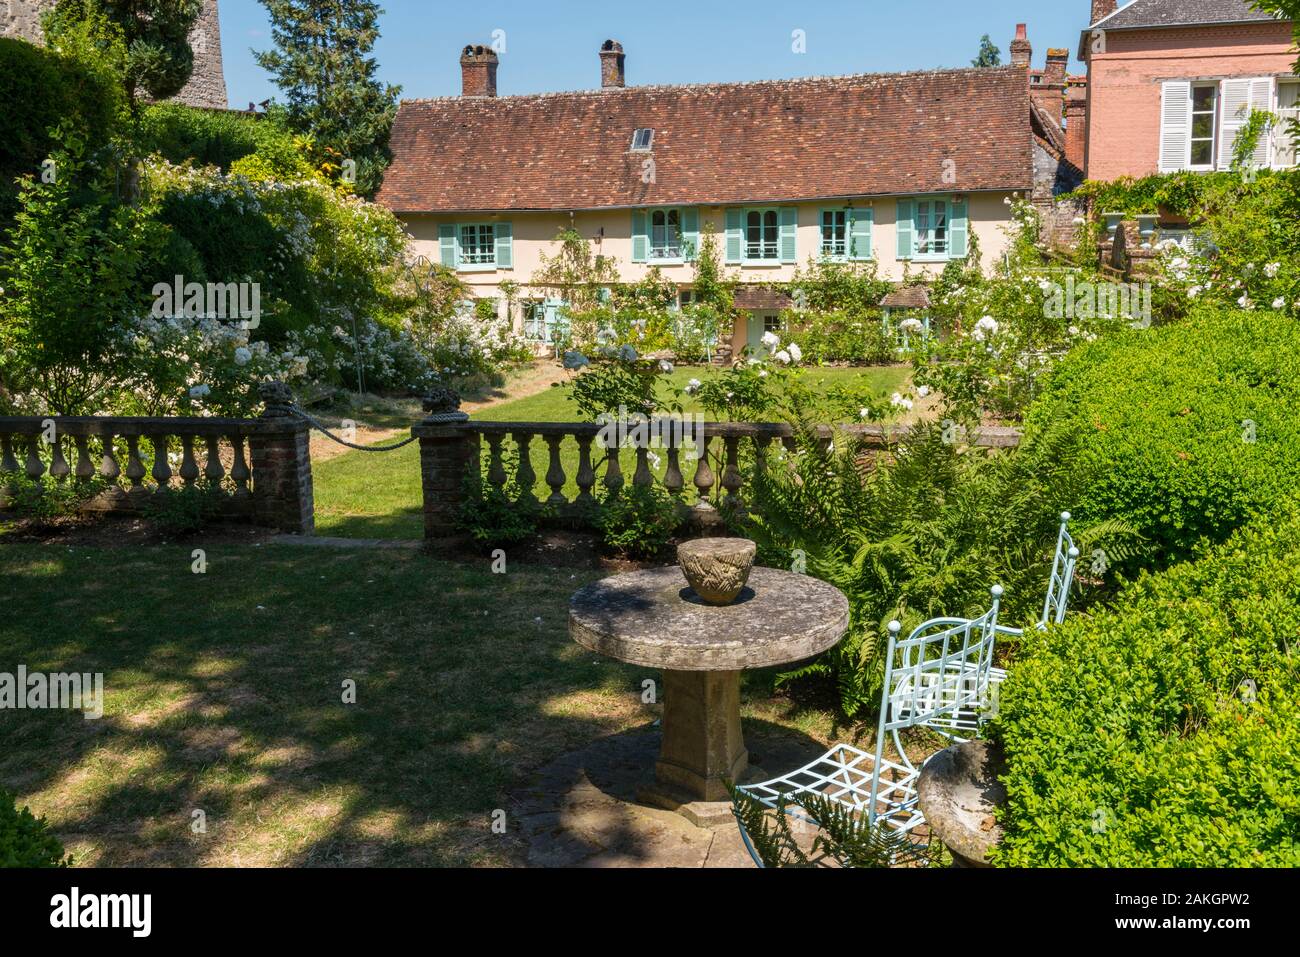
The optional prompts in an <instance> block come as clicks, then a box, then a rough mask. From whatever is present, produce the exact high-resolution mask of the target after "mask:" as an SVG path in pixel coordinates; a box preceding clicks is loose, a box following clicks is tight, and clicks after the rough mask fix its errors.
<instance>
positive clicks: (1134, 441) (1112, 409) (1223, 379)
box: [1027, 310, 1300, 570]
mask: <svg viewBox="0 0 1300 957" xmlns="http://www.w3.org/2000/svg"><path fill="white" fill-rule="evenodd" d="M1298 413H1300V325H1297V323H1296V322H1295V321H1294V320H1292V319H1289V318H1287V317H1285V316H1282V315H1279V314H1276V313H1266V312H1244V311H1240V310H1233V311H1214V310H1202V311H1200V312H1198V313H1196V314H1194V315H1193V316H1192V317H1191V318H1189V319H1188V320H1187V321H1185V322H1183V323H1179V324H1178V325H1173V326H1167V327H1163V328H1158V329H1149V330H1143V331H1129V332H1126V333H1124V334H1122V335H1119V336H1114V337H1110V338H1107V339H1102V340H1099V341H1097V342H1094V343H1092V344H1091V345H1088V346H1085V347H1082V348H1080V349H1077V350H1075V352H1074V353H1072V354H1071V355H1070V356H1069V357H1068V358H1067V359H1066V360H1065V362H1064V363H1063V364H1062V366H1061V368H1060V369H1059V370H1058V371H1057V372H1056V373H1055V374H1054V376H1053V377H1052V380H1051V382H1050V383H1049V384H1048V386H1047V388H1046V391H1045V393H1044V395H1043V396H1042V397H1041V398H1040V399H1039V400H1038V401H1037V402H1036V403H1035V404H1034V406H1033V407H1032V408H1031V410H1030V413H1029V416H1028V420H1027V441H1028V442H1033V441H1035V436H1036V434H1037V433H1042V432H1044V431H1045V430H1046V429H1047V428H1048V426H1049V425H1059V424H1060V423H1063V422H1065V423H1069V427H1070V428H1071V430H1072V431H1073V433H1074V436H1075V441H1076V442H1078V443H1079V449H1080V452H1081V455H1080V456H1079V457H1078V463H1079V467H1081V468H1084V469H1086V470H1087V471H1088V474H1089V475H1090V476H1091V478H1092V480H1091V481H1090V482H1089V485H1088V490H1087V491H1086V492H1085V493H1084V495H1083V497H1082V499H1081V500H1080V501H1079V502H1077V503H1074V507H1072V508H1071V511H1073V512H1075V513H1076V515H1077V516H1078V517H1079V518H1080V519H1081V520H1082V521H1083V522H1084V523H1088V522H1091V521H1094V520H1104V519H1107V518H1121V519H1124V520H1126V521H1127V522H1129V523H1130V524H1132V525H1133V526H1135V527H1136V528H1137V529H1138V530H1139V531H1140V532H1141V533H1142V534H1143V536H1145V537H1146V538H1147V540H1148V541H1149V542H1150V543H1151V545H1152V546H1153V547H1154V548H1153V551H1152V552H1151V553H1149V554H1147V555H1146V556H1144V557H1143V558H1142V559H1141V560H1140V561H1138V562H1134V565H1135V566H1136V565H1141V566H1143V567H1163V566H1165V565H1168V564H1171V563H1173V562H1176V561H1181V560H1185V559H1187V558H1189V557H1190V556H1191V555H1192V554H1193V552H1194V550H1195V549H1196V547H1197V545H1198V544H1199V543H1200V542H1202V541H1203V540H1205V541H1210V542H1222V541H1224V540H1226V539H1227V538H1228V537H1229V536H1230V535H1231V534H1232V533H1233V532H1234V531H1236V530H1237V529H1238V528H1240V527H1241V526H1243V525H1244V524H1246V523H1247V522H1248V521H1249V520H1251V519H1252V518H1253V517H1255V516H1258V515H1261V514H1265V513H1267V512H1269V511H1271V510H1272V509H1273V508H1274V507H1275V506H1276V504H1277V502H1278V501H1279V500H1280V499H1282V498H1284V497H1285V496H1286V495H1287V494H1289V493H1290V491H1291V490H1293V489H1297V488H1300V414H1298ZM1130 570H1135V569H1130Z"/></svg>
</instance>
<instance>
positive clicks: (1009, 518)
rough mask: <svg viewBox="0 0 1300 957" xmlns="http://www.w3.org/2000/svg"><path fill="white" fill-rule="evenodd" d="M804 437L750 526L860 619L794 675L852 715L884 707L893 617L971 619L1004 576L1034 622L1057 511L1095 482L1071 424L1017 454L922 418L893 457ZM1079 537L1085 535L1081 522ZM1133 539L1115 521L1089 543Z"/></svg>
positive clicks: (771, 481)
mask: <svg viewBox="0 0 1300 957" xmlns="http://www.w3.org/2000/svg"><path fill="white" fill-rule="evenodd" d="M945 439H948V441H945ZM796 443H797V447H796V451H795V452H794V453H793V454H788V455H787V454H785V453H784V452H783V451H782V452H778V453H776V454H775V455H773V456H771V457H770V458H771V461H770V462H769V467H768V468H767V469H766V470H765V471H763V472H759V473H757V474H756V475H755V478H754V481H753V485H752V502H753V517H752V519H751V522H750V524H749V526H748V527H747V529H746V531H747V533H748V534H749V536H750V537H752V538H754V539H755V540H756V541H757V542H758V543H759V545H760V548H761V549H762V551H761V552H760V560H761V561H762V563H763V564H767V565H771V566H773V567H785V568H789V567H792V566H794V567H797V566H800V565H802V566H804V567H806V570H807V573H808V574H810V575H813V576H815V577H817V578H820V579H822V580H823V581H828V582H830V583H831V584H833V585H835V586H836V587H838V588H839V589H840V590H842V591H843V592H844V593H845V595H847V596H848V599H849V610H850V625H849V632H848V634H847V636H846V637H845V639H844V640H843V641H842V642H840V644H838V645H837V646H836V647H835V648H833V649H832V650H831V651H830V652H828V653H827V654H826V655H823V656H822V657H821V658H819V659H817V660H816V661H815V662H813V663H812V664H811V665H809V666H807V667H805V668H803V669H800V670H799V671H795V672H792V673H790V674H789V675H786V676H783V680H787V681H788V680H791V679H793V678H798V677H804V676H810V675H813V676H821V677H823V678H827V679H830V680H832V681H833V682H834V683H835V685H836V687H837V689H838V691H839V695H840V701H841V707H842V708H843V710H844V711H845V713H846V714H848V715H850V716H853V715H856V714H858V713H860V712H864V711H871V710H874V709H875V708H876V707H877V706H878V704H879V698H880V687H881V681H882V680H883V675H884V648H885V644H886V641H887V638H888V633H887V630H886V625H887V624H888V622H889V621H890V620H891V619H894V618H897V619H899V620H900V621H902V622H903V626H904V630H905V631H906V630H908V629H911V628H914V627H915V626H916V625H919V624H920V623H921V622H922V621H925V620H927V619H929V618H932V617H937V616H954V615H956V616H963V615H964V616H968V617H973V616H975V615H978V614H981V613H982V612H983V611H985V610H987V607H988V601H989V588H990V587H992V586H993V585H995V584H1001V585H1002V586H1003V587H1004V588H1005V589H1006V594H1005V597H1004V599H1003V620H1004V621H1005V622H1006V623H1008V624H1014V625H1025V624H1028V623H1032V622H1034V621H1036V620H1037V617H1038V614H1039V612H1040V610H1041V608H1042V602H1043V595H1044V593H1045V591H1046V585H1047V578H1048V573H1049V569H1050V565H1051V561H1052V556H1053V554H1054V550H1055V546H1056V537H1057V530H1058V527H1059V514H1060V512H1061V511H1063V510H1067V509H1070V510H1072V505H1073V503H1074V502H1075V501H1076V500H1077V499H1078V497H1079V495H1080V494H1081V492H1082V490H1083V489H1084V488H1086V487H1087V486H1088V484H1089V481H1090V475H1089V473H1088V472H1087V470H1086V469H1083V468H1080V467H1079V466H1078V464H1077V463H1076V462H1075V461H1074V460H1073V458H1072V457H1071V455H1070V454H1069V435H1068V433H1067V432H1066V430H1065V429H1063V428H1062V429H1053V430H1050V431H1048V432H1045V433H1044V434H1043V435H1041V436H1040V438H1039V441H1038V442H1037V443H1036V444H1035V445H1033V446H1031V447H1028V448H1025V449H1021V450H1019V451H1018V452H1016V453H1014V454H1012V453H997V452H989V451H987V450H979V449H973V448H967V447H966V446H964V445H963V444H961V442H960V436H959V435H956V434H954V433H950V432H949V430H947V429H944V428H942V427H940V426H938V425H920V426H917V427H916V428H915V429H914V430H913V431H912V433H911V434H910V435H909V436H908V437H907V438H906V440H904V442H903V443H902V444H900V445H899V446H897V447H896V448H894V449H893V450H892V457H891V456H889V455H886V454H885V453H883V452H880V451H878V450H873V449H872V448H870V447H869V446H867V445H865V444H864V443H862V442H860V441H855V440H853V439H852V438H850V437H849V436H847V435H836V436H835V437H834V441H833V442H831V443H827V442H826V441H824V440H822V439H820V437H819V436H818V434H817V433H816V432H815V431H814V430H813V429H812V428H810V427H808V426H801V427H800V428H799V429H798V430H797V437H796ZM1075 531H1076V534H1077V535H1080V536H1083V537H1085V540H1088V538H1087V536H1088V530H1087V529H1086V528H1085V527H1084V526H1083V525H1077V526H1076V528H1075ZM1133 537H1134V536H1133V535H1132V530H1131V529H1128V528H1127V527H1125V526H1123V525H1122V524H1121V523H1116V524H1115V525H1114V526H1112V527H1110V528H1105V527H1102V528H1099V529H1097V530H1096V532H1095V533H1094V535H1093V536H1092V538H1091V540H1093V541H1104V544H1105V545H1106V547H1108V548H1110V547H1112V539H1116V538H1122V539H1124V540H1125V541H1126V542H1128V543H1130V544H1132V543H1133ZM1012 644H1013V643H1012V642H1007V641H1001V642H1000V643H999V646H1000V647H1001V648H1003V649H1004V650H1008V649H1010V647H1011V646H1012Z"/></svg>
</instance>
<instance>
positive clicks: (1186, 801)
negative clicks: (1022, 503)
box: [991, 505, 1300, 867]
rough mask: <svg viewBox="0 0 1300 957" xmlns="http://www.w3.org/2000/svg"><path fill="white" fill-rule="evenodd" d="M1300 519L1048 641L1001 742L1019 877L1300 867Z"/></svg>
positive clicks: (1207, 551) (1258, 533)
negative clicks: (1086, 870)
mask: <svg viewBox="0 0 1300 957" xmlns="http://www.w3.org/2000/svg"><path fill="white" fill-rule="evenodd" d="M1298 691H1300V510H1297V508H1296V507H1295V506H1294V505H1288V506H1286V507H1285V509H1284V510H1283V511H1282V512H1280V513H1279V514H1278V515H1277V516H1276V518H1275V519H1264V520H1260V521H1257V522H1255V523H1252V524H1251V525H1250V526H1249V527H1247V528H1246V529H1243V530H1242V531H1240V532H1239V533H1237V534H1236V535H1235V536H1234V537H1232V538H1231V539H1230V540H1229V541H1228V542H1226V543H1224V544H1221V545H1217V546H1213V547H1211V546H1205V548H1204V550H1203V551H1202V552H1201V553H1200V554H1199V555H1198V556H1197V560H1196V561H1192V562H1187V563H1184V564H1181V565H1178V566H1176V567H1174V568H1172V569H1169V570H1167V571H1165V572H1162V573H1158V574H1153V575H1146V576H1143V577H1142V578H1141V579H1139V581H1137V582H1136V583H1135V584H1134V585H1133V586H1132V587H1131V588H1130V590H1129V591H1128V592H1127V593H1126V594H1125V596H1124V597H1123V598H1122V599H1121V600H1120V601H1119V603H1118V604H1117V605H1116V606H1115V607H1114V608H1113V609H1112V610H1110V611H1107V612H1104V613H1101V614H1098V615H1096V616H1095V617H1091V618H1075V619H1072V620H1067V622H1066V624H1064V625H1061V626H1057V627H1054V628H1051V629H1050V630H1049V631H1047V632H1045V633H1036V632H1035V633H1031V634H1029V635H1028V636H1027V637H1026V639H1025V644H1024V646H1023V649H1022V654H1021V656H1020V657H1018V659H1017V660H1016V661H1015V662H1014V663H1013V664H1012V667H1011V669H1010V676H1009V677H1008V679H1007V681H1006V683H1005V684H1004V686H1003V691H1002V693H1001V695H1000V701H999V709H998V713H997V716H996V718H995V720H994V722H993V725H992V727H991V736H992V737H994V738H995V739H997V740H999V741H1000V742H1001V743H1002V745H1003V747H1004V749H1005V750H1006V753H1007V756H1008V760H1009V770H1008V773H1007V776H1006V777H1005V778H1004V781H1005V783H1006V785H1007V791H1008V795H1009V805H1008V807H1007V808H1006V809H1005V812H1004V813H1003V815H1002V822H1003V824H1004V826H1005V828H1006V837H1005V839H1004V841H1003V842H1002V844H1001V845H1000V847H999V848H998V851H997V854H996V860H997V863H999V864H1001V865H1009V866H1062V867H1077V866H1116V867H1140V866H1156V867H1224V866H1252V865H1257V866H1275V867H1295V866H1300V703H1298V702H1300V695H1298V694H1297V692H1298Z"/></svg>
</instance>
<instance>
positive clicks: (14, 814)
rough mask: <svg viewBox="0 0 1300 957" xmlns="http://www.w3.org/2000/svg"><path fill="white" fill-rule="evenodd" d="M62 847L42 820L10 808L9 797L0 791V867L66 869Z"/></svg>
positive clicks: (66, 860) (27, 812)
mask: <svg viewBox="0 0 1300 957" xmlns="http://www.w3.org/2000/svg"><path fill="white" fill-rule="evenodd" d="M71 863H72V859H71V858H67V857H64V856H63V845H61V844H60V843H59V839H58V838H57V837H55V836H54V835H53V834H52V833H50V830H49V828H48V827H47V825H46V823H45V819H44V818H38V817H33V816H32V812H31V811H29V810H28V809H27V808H22V809H21V810H20V809H19V808H17V807H15V806H14V799H13V795H12V794H10V793H9V792H8V791H5V790H4V789H3V788H0V867H67V866H69V865H70V864H71Z"/></svg>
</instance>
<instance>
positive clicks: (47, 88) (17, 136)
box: [0, 37, 125, 223]
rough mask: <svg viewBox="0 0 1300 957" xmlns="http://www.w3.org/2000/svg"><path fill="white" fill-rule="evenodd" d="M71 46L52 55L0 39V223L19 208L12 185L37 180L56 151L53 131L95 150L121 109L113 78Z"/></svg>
mask: <svg viewBox="0 0 1300 957" xmlns="http://www.w3.org/2000/svg"><path fill="white" fill-rule="evenodd" d="M72 46H73V47H74V48H73V49H68V50H65V51H63V52H55V51H53V50H48V49H46V48H45V47H39V46H35V45H33V44H31V43H28V42H26V41H24V40H16V39H12V38H9V37H0V103H4V104H5V108H4V109H3V110H0V223H5V222H7V221H8V220H9V219H10V218H11V217H12V216H13V214H14V212H15V210H16V208H17V195H16V193H15V191H14V179H15V178H16V177H18V176H24V175H30V176H36V177H39V176H40V174H41V164H42V163H43V162H44V161H45V160H46V159H48V158H50V156H51V154H52V153H54V152H56V151H57V150H58V149H59V144H58V143H57V142H56V140H55V137H54V130H55V128H56V127H59V126H63V128H64V129H65V131H67V132H69V133H71V134H73V135H75V136H77V137H78V138H79V139H80V140H82V141H83V142H85V143H88V144H90V147H91V149H98V148H99V147H100V146H102V145H104V144H106V143H107V142H108V140H109V138H110V137H111V136H112V134H113V132H114V130H115V129H116V126H117V122H118V118H119V116H120V115H121V111H122V110H123V109H124V107H125V99H124V97H123V95H122V91H121V88H120V87H119V86H118V83H117V80H116V78H115V77H114V75H113V74H112V72H111V71H110V70H108V69H106V68H105V65H104V64H103V63H102V62H101V61H100V60H99V59H97V58H96V57H94V56H93V55H91V54H90V52H89V51H88V50H86V49H83V48H82V47H81V46H80V45H77V44H73V45H72ZM56 174H57V170H56Z"/></svg>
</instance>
